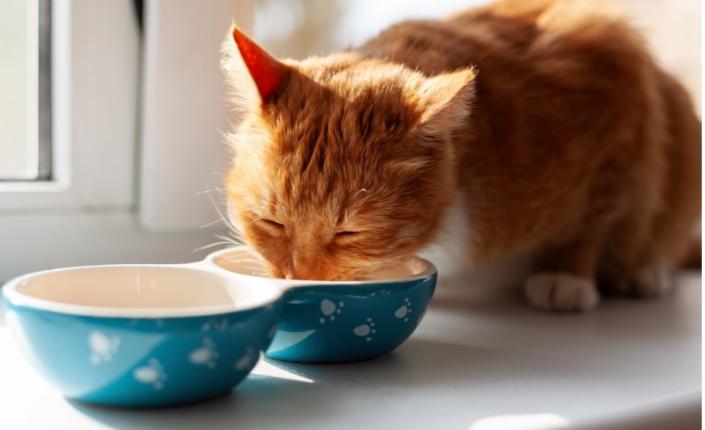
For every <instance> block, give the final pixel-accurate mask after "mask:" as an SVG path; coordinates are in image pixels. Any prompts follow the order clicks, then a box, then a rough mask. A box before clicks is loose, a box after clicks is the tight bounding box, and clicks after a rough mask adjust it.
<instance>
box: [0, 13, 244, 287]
mask: <svg viewBox="0 0 705 430" xmlns="http://www.w3.org/2000/svg"><path fill="white" fill-rule="evenodd" d="M182 2H183V3H192V2H190V0H169V1H168V2H167V1H159V0H154V1H151V2H147V4H148V5H149V6H148V7H147V8H146V10H145V12H146V13H145V17H144V20H145V23H148V25H155V27H152V28H153V29H155V31H159V29H163V27H160V26H158V23H157V24H155V23H154V22H153V20H155V19H158V18H159V17H158V16H155V15H154V11H155V10H159V8H162V7H165V6H166V7H168V8H174V9H170V10H171V12H172V13H175V14H177V15H178V16H177V17H176V18H177V19H178V20H181V21H185V22H190V23H191V24H190V26H191V27H190V33H191V34H199V32H205V31H210V32H213V31H215V30H214V28H213V25H212V24H211V23H209V22H208V21H207V20H203V19H201V20H195V21H194V20H193V19H192V18H193V16H189V14H190V13H191V11H189V10H188V8H181V10H179V9H180V7H179V3H182ZM194 3H195V2H194ZM233 3H234V2H232V1H230V0H212V1H211V2H209V4H208V8H206V9H208V13H209V14H213V13H218V14H220V15H221V18H222V17H223V16H226V17H227V14H231V15H230V16H235V17H236V19H238V18H237V17H238V16H239V17H240V18H239V19H238V20H239V23H243V22H245V23H246V24H245V26H247V25H249V24H247V23H249V22H251V16H250V15H251V13H252V8H251V5H252V0H243V2H241V3H238V4H237V5H234V4H233ZM52 6H53V8H52V9H53V10H52V12H53V13H52V27H53V34H52V40H51V50H52V53H53V55H52V60H51V67H52V83H53V85H52V88H51V97H52V102H51V108H52V113H53V121H52V123H53V127H52V145H53V146H52V152H53V155H54V156H53V157H52V161H51V165H52V176H51V178H50V179H49V180H37V181H4V182H0V256H2V259H1V260H2V262H0V283H1V282H2V281H4V280H7V279H9V278H11V277H13V276H17V275H19V274H22V273H26V272H30V271H35V270H43V269H47V268H52V267H61V266H67V265H76V264H106V263H137V262H155V263H156V262H187V261H194V260H197V259H200V258H201V257H202V256H203V255H204V254H205V253H206V252H207V250H206V251H198V252H196V250H197V249H198V248H200V247H202V246H204V245H207V244H209V243H212V242H215V241H216V240H217V239H216V238H215V237H214V233H215V232H219V231H222V230H223V227H222V225H218V224H216V223H212V221H214V220H215V219H217V218H218V215H217V213H216V210H215V208H214V207H213V204H212V203H211V201H210V199H209V198H208V197H204V196H201V197H199V198H197V199H188V198H182V197H183V196H184V195H187V196H188V195H190V194H188V192H187V191H183V190H181V189H179V188H178V183H176V184H174V183H170V182H173V181H169V180H168V178H165V177H162V175H160V174H158V172H164V171H165V169H169V168H170V165H169V163H170V161H169V157H160V154H163V153H164V152H160V151H169V150H172V149H173V147H169V146H168V145H166V144H167V143H168V141H166V140H164V138H163V136H164V135H163V134H159V133H156V134H150V133H144V132H143V130H142V127H143V125H144V123H145V122H146V121H158V122H155V123H153V124H151V125H150V127H151V128H150V129H151V130H158V129H159V127H164V126H165V125H168V124H169V121H170V120H173V118H172V119H170V118H169V117H168V116H163V115H162V116H145V115H144V113H145V111H146V109H145V103H146V102H148V101H149V100H148V97H152V99H151V103H153V106H155V107H156V108H157V111H158V110H159V108H160V107H164V104H163V102H162V101H161V100H160V98H159V94H158V93H157V94H155V93H153V92H150V91H151V89H150V85H153V84H154V82H156V81H158V80H159V79H161V77H163V76H166V75H165V74H166V73H169V72H170V71H169V70H168V69H164V68H160V69H154V68H152V66H151V65H150V64H149V62H147V61H144V60H143V57H142V54H143V53H144V52H143V46H142V44H143V43H144V42H146V39H143V37H142V35H141V34H140V29H139V26H138V22H137V19H135V17H134V14H133V7H134V6H133V1H132V0H119V1H118V0H115V1H111V2H96V1H95V0H53V4H52ZM155 8H156V9H155ZM214 10H215V11H217V12H214ZM150 14H151V15H150ZM229 21H230V17H227V24H229V23H230V22H229ZM226 28H227V26H226ZM217 31H218V39H219V41H220V40H222V39H221V38H222V37H224V34H225V33H224V31H225V28H223V29H217ZM221 31H223V32H222V33H221ZM163 36H164V35H163V34H162V37H160V38H157V39H154V41H152V42H148V43H155V41H156V43H158V44H159V45H153V46H152V48H151V49H154V50H157V51H159V50H162V49H164V50H171V52H173V50H174V49H175V48H176V46H175V45H173V43H172V45H170V46H167V45H168V42H169V39H168V38H166V39H165V38H164V37H163ZM162 44H163V46H162ZM216 50H217V51H218V52H219V43H218V46H217V47H216ZM216 60H217V58H216ZM207 67H209V68H211V74H212V75H214V76H215V72H217V73H218V79H217V81H218V82H215V83H212V85H214V86H217V85H222V78H221V77H220V71H219V63H218V61H213V62H212V64H211V63H209V65H208V66H207ZM177 84H178V82H177ZM180 84H182V85H194V82H193V81H192V80H191V81H181V82H180ZM209 85H210V84H209ZM214 89H215V87H211V89H210V91H213V90H214ZM195 90H198V88H196V89H195ZM96 94H99V95H100V97H101V98H100V99H96ZM147 94H151V96H147ZM224 95H225V93H223V94H220V95H218V97H217V99H215V100H212V106H213V112H215V111H216V110H218V109H222V111H223V112H227V107H226V104H225V99H224ZM155 96H156V97H155ZM103 100H110V103H109V104H107V103H103V102H102V101H103ZM106 106H107V107H106ZM182 108H183V109H188V108H192V107H190V106H189V105H188V104H187V103H184V106H183V107H182ZM182 113H183V112H182ZM207 117H208V116H207V115H206V116H201V122H199V123H198V124H193V126H194V127H198V128H199V129H200V130H203V129H207V128H209V127H212V128H218V130H219V131H224V130H225V128H226V127H227V125H228V124H227V116H226V115H225V113H223V114H221V115H220V116H218V121H221V122H222V123H220V122H213V121H209V120H208V118H207ZM154 136H157V137H159V136H162V137H159V139H157V138H154ZM218 137H219V138H218V141H217V142H211V144H210V145H209V146H208V149H207V150H208V151H210V152H211V153H210V154H209V155H208V156H207V158H206V159H210V160H213V159H215V160H222V159H223V154H226V149H225V145H224V144H223V140H222V137H221V136H218ZM187 143H189V142H181V145H182V146H181V149H180V150H182V151H184V154H185V156H186V157H188V156H189V155H188V154H189V153H190V154H192V155H193V156H195V155H199V154H198V153H199V152H203V151H204V148H203V147H202V146H198V145H194V144H193V142H190V144H187ZM189 151H190V152H189ZM150 160H151V161H150ZM217 168H218V167H217V166H209V167H208V169H207V170H206V169H202V170H201V171H198V172H191V173H190V174H191V176H190V177H191V178H208V179H209V180H210V181H212V182H211V183H217V181H218V178H217V176H216V175H213V171H214V170H215V169H217ZM151 181H155V184H154V186H150V185H149V184H150V182H151ZM199 187H200V185H199ZM160 193H163V194H164V195H169V196H170V198H169V199H164V198H160V199H156V201H155V202H151V201H150V198H149V196H150V195H161V194H160ZM153 204H154V205H156V206H154V205H153ZM150 208H152V209H153V208H157V210H156V211H155V212H152V213H153V214H163V213H164V210H165V209H168V210H171V211H173V212H174V213H177V214H178V213H182V214H186V215H187V216H186V219H188V222H186V223H180V224H178V225H174V224H171V225H168V228H162V226H163V225H164V222H163V221H164V219H162V218H159V216H156V217H151V218H149V219H148V221H149V222H148V223H145V222H144V219H143V217H142V214H144V213H145V212H146V211H149V210H151V209H150ZM189 213H190V214H192V215H191V216H188V214H189ZM193 214H195V216H193ZM203 220H207V221H208V222H207V223H210V224H211V225H210V226H209V227H208V228H203V225H204V224H206V223H204V222H203ZM167 221H168V220H167ZM167 224H168V223H167Z"/></svg>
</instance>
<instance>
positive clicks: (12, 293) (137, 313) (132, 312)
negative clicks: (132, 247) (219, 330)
mask: <svg viewBox="0 0 705 430" xmlns="http://www.w3.org/2000/svg"><path fill="white" fill-rule="evenodd" d="M124 267H129V268H160V269H164V268H166V269H169V270H192V271H199V272H203V273H208V274H211V275H216V276H223V273H220V272H219V271H218V272H216V271H213V270H204V268H203V267H202V266H198V265H196V264H194V263H186V264H97V265H83V266H72V267H61V268H57V269H48V270H41V271H38V272H32V273H27V274H25V275H21V276H18V277H15V278H13V279H10V280H9V281H7V282H6V283H5V284H4V285H2V288H1V290H2V296H3V298H4V299H5V300H6V301H7V302H9V303H10V304H11V305H12V306H15V307H23V308H30V309H36V310H43V311H49V312H54V313H59V314H67V315H75V316H86V317H96V318H126V319H170V318H171V319H174V318H192V317H208V316H214V315H223V314H230V313H235V312H241V311H248V310H252V309H257V308H261V307H267V306H271V305H273V304H274V303H275V302H277V301H278V300H279V299H281V297H282V295H283V293H284V291H283V290H281V289H280V288H277V287H276V286H275V285H272V284H271V283H268V282H261V281H260V282H258V283H259V284H261V285H257V288H258V289H259V288H268V289H269V291H268V294H267V295H266V297H265V298H264V299H260V300H257V301H255V302H254V303H249V304H247V305H237V304H234V303H230V304H222V305H212V306H199V307H173V308H137V307H112V306H91V305H79V304H72V303H64V302H58V301H53V300H47V299H41V298H38V297H33V296H30V295H28V294H25V293H23V292H21V291H19V290H18V287H19V286H20V285H21V284H22V283H23V282H25V281H27V280H29V279H32V278H36V277H38V276H43V275H47V274H52V273H61V272H73V271H80V270H88V269H109V268H124ZM264 279H266V278H264Z"/></svg>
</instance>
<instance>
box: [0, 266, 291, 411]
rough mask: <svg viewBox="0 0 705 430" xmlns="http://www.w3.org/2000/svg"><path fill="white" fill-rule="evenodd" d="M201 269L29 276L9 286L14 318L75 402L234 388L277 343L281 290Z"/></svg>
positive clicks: (37, 358)
mask: <svg viewBox="0 0 705 430" xmlns="http://www.w3.org/2000/svg"><path fill="white" fill-rule="evenodd" d="M196 266H198V265H183V266H158V265H134V266H132V265H129V266H128V265H122V266H94V267H78V268H70V269H58V270H51V271H46V272H39V273H36V274H30V275H26V276H22V277H20V278H17V279H15V280H13V281H10V282H9V283H7V284H6V285H5V286H4V288H3V296H4V305H5V309H6V319H7V323H8V325H9V327H10V329H11V330H12V332H13V333H14V334H15V336H16V338H17V340H18V341H19V344H20V346H21V349H22V350H23V351H24V353H25V355H26V356H27V358H28V359H29V360H30V362H31V363H32V364H33V365H34V366H35V367H36V368H37V370H38V371H39V372H40V373H42V374H43V375H44V376H45V377H46V378H47V379H48V380H49V381H50V382H51V383H52V384H53V385H55V386H56V387H58V389H59V390H60V391H61V392H62V393H63V394H64V395H65V396H67V397H69V398H72V399H77V400H82V401H86V402H91V403H98V404H106V405H113V406H129V407H154V406H166V405H174V404H181V403H190V402H195V401H199V400H203V399H207V398H210V397H214V396H218V395H221V394H225V393H228V392H230V390H231V389H232V388H233V387H234V386H235V385H237V384H238V382H240V381H241V380H242V379H243V378H245V376H246V375H247V374H248V373H249V372H250V371H251V370H252V368H253V367H254V366H255V364H256V363H257V360H258V359H259V356H260V353H261V352H262V351H264V350H266V349H267V347H268V346H269V344H270V341H271V339H272V336H273V335H274V329H275V320H276V313H277V304H278V300H279V299H280V297H281V290H279V289H277V288H275V287H273V286H272V285H270V284H268V283H266V282H253V281H252V280H248V281H247V282H245V283H243V282H240V280H239V279H238V278H237V277H233V276H228V275H224V274H222V273H216V272H209V271H205V270H202V269H199V268H198V267H196Z"/></svg>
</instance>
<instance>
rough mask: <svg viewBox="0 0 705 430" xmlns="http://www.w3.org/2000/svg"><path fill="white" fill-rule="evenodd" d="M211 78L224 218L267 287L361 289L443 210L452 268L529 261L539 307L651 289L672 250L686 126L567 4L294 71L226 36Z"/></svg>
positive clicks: (640, 66) (677, 108)
mask: <svg viewBox="0 0 705 430" xmlns="http://www.w3.org/2000/svg"><path fill="white" fill-rule="evenodd" d="M223 67H224V70H225V73H226V76H227V78H228V80H229V81H230V83H231V86H232V88H233V90H234V97H235V104H236V106H237V107H238V108H240V109H241V110H242V111H244V116H243V120H242V122H241V123H240V124H239V126H238V128H237V130H236V131H235V132H234V133H233V134H232V135H230V136H229V141H230V143H231V144H232V147H233V149H234V151H235V157H234V162H233V165H232V168H231V169H230V171H229V174H228V176H227V180H226V185H227V197H228V201H229V204H230V208H231V213H230V216H231V218H232V220H233V221H234V223H235V224H236V226H237V227H238V229H239V230H240V234H241V235H242V238H243V239H244V240H245V241H246V242H247V243H248V244H250V245H251V246H253V247H254V248H255V249H257V250H258V251H259V252H260V253H261V254H262V256H263V257H264V259H265V260H266V263H267V265H268V268H269V270H270V271H271V274H272V275H274V276H278V277H287V278H301V279H356V278H364V277H365V276H366V275H367V274H369V273H370V272H371V271H373V270H374V269H375V268H377V267H379V266H380V265H382V264H386V263H389V262H392V261H394V260H395V259H397V258H400V257H401V256H404V255H407V254H410V253H414V252H417V251H419V250H421V249H423V248H425V247H427V246H428V245H429V244H431V243H433V242H434V240H436V238H437V236H438V234H439V231H440V228H441V225H442V223H443V222H444V219H447V217H448V213H449V212H450V211H451V210H453V211H454V213H456V218H457V214H458V213H460V214H461V215H460V217H461V218H462V221H463V222H464V227H465V228H462V229H459V230H458V234H463V237H460V238H459V239H460V240H462V243H464V244H465V246H464V248H465V249H464V250H463V252H464V254H465V257H466V258H467V260H466V261H467V262H468V265H473V266H481V265H483V264H485V263H487V264H489V263H492V262H493V261H497V260H500V259H502V258H505V257H507V256H508V255H514V254H518V253H524V254H527V255H530V256H531V261H532V274H531V275H530V276H528V278H527V279H526V282H525V286H524V291H525V294H526V297H527V299H528V301H529V302H530V303H531V304H533V305H535V306H538V307H541V308H545V309H551V310H559V311H574V310H586V309H589V308H592V307H594V306H595V305H596V304H597V303H598V300H599V293H598V285H599V287H600V288H601V289H604V290H608V291H614V292H619V293H626V294H634V295H653V294H656V293H659V292H661V291H662V290H664V289H665V287H666V286H667V285H668V283H669V278H668V275H669V273H670V271H671V270H672V269H673V268H675V267H676V266H677V265H678V264H679V262H680V260H681V259H682V258H683V256H684V254H685V253H686V252H687V248H688V246H689V242H690V235H691V231H692V228H693V224H694V222H695V221H696V218H697V217H698V214H699V211H700V122H699V120H698V118H697V117H696V116H695V114H694V112H693V107H692V105H691V102H690V100H689V97H688V95H687V94H686V92H685V91H684V90H683V88H682V87H681V85H680V84H678V83H677V82H676V81H675V80H674V79H673V78H672V77H671V76H669V75H668V74H667V73H665V72H664V71H663V70H662V69H660V68H659V66H658V65H657V64H656V63H655V61H654V59H653V58H652V57H651V55H649V53H648V52H647V50H646V49H645V47H644V44H643V42H642V41H641V39H640V37H639V35H638V34H637V33H636V32H635V31H634V30H632V29H631V28H630V27H629V26H628V25H627V24H625V23H624V22H622V21H621V20H619V19H617V18H613V17H611V16H610V15H609V14H605V13H602V12H600V11H599V10H594V8H591V9H588V8H586V7H585V6H584V3H578V2H570V1H565V2H561V1H546V0H544V1H521V0H515V1H501V2H498V3H495V4H492V5H490V6H487V7H483V8H478V9H473V10H468V11H465V12H462V13H459V14H457V15H455V16H452V17H449V18H448V19H446V20H442V21H410V22H404V23H401V24H397V25H395V26H393V27H391V28H389V29H388V30H386V31H384V32H383V33H381V34H380V35H379V36H378V37H376V38H375V39H373V40H371V41H369V42H368V43H366V44H365V45H364V46H362V47H360V48H359V49H357V50H355V51H350V52H343V53H338V54H334V55H330V56H326V57H312V58H308V59H306V60H303V61H292V60H276V59H274V58H273V57H271V56H270V55H269V54H267V53H266V51H264V50H263V49H262V48H261V47H259V46H258V45H256V44H255V43H254V42H253V41H251V40H250V39H249V38H247V36H245V35H244V34H243V33H242V32H241V31H239V30H238V29H237V28H234V29H233V33H232V35H231V36H229V37H228V39H227V41H226V43H225V45H224V59H223ZM451 208H453V209H451ZM466 233H467V234H466Z"/></svg>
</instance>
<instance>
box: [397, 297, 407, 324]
mask: <svg viewBox="0 0 705 430" xmlns="http://www.w3.org/2000/svg"><path fill="white" fill-rule="evenodd" d="M410 313H411V300H409V298H408V297H404V304H403V305H401V306H400V307H399V308H397V310H396V311H394V316H395V317H397V318H399V319H403V320H404V322H408V321H409V314H410Z"/></svg>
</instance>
